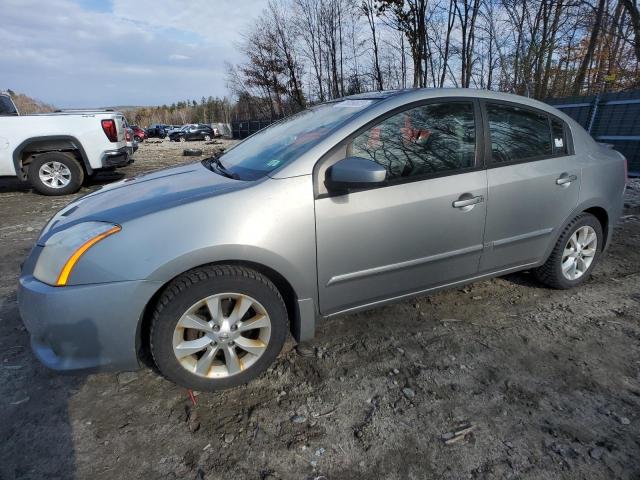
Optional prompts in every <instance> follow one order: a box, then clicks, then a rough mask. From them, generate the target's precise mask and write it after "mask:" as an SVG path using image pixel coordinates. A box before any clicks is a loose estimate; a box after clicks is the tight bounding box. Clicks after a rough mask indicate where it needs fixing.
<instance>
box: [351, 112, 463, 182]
mask: <svg viewBox="0 0 640 480" xmlns="http://www.w3.org/2000/svg"><path fill="white" fill-rule="evenodd" d="M475 149H476V131H475V122H474V116H473V104H472V103H471V102H448V103H438V104H429V105H423V106H420V107H416V108H412V109H410V110H406V111H404V112H401V113H398V114H396V115H394V116H392V117H389V118H387V119H385V120H383V121H382V122H380V123H379V124H377V125H376V126H374V127H371V128H369V129H368V130H367V131H365V132H364V133H362V134H360V135H358V136H357V137H356V138H354V139H353V141H352V142H351V145H350V152H349V154H350V155H353V156H357V157H362V158H366V159H368V160H373V161H374V162H376V163H379V164H380V165H382V166H383V167H384V168H386V169H387V179H388V180H394V179H399V178H406V177H418V176H422V175H429V174H437V173H442V172H449V171H455V170H462V169H468V168H473V166H474V161H475Z"/></svg>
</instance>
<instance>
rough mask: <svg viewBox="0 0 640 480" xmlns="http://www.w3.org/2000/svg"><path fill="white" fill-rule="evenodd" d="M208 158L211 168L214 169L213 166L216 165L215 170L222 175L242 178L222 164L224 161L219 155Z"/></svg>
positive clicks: (236, 178)
mask: <svg viewBox="0 0 640 480" xmlns="http://www.w3.org/2000/svg"><path fill="white" fill-rule="evenodd" d="M208 160H209V162H208V163H209V168H211V169H212V170H213V169H214V168H213V167H214V166H215V171H216V172H217V173H219V174H220V175H222V176H224V177H227V178H233V179H234V180H240V176H239V175H238V174H237V173H233V172H231V171H229V170H227V168H226V167H225V166H224V165H223V164H222V162H221V161H220V159H219V158H218V157H211V158H209V159H208Z"/></svg>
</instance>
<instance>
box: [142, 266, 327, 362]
mask: <svg viewBox="0 0 640 480" xmlns="http://www.w3.org/2000/svg"><path fill="white" fill-rule="evenodd" d="M212 265H236V266H242V267H246V268H251V269H253V270H255V271H257V272H259V273H261V274H263V275H264V276H265V277H267V278H268V279H269V280H271V281H272V282H273V284H274V285H275V286H276V288H277V289H278V291H279V292H280V295H282V299H283V300H284V303H285V306H286V308H287V315H288V316H289V330H290V332H291V334H292V335H293V337H294V338H295V339H296V341H303V340H307V339H308V338H307V337H308V335H305V334H303V333H302V332H303V331H305V329H304V328H303V326H302V323H303V321H306V322H308V321H309V319H308V318H307V319H303V318H302V317H303V316H302V313H301V311H300V308H299V304H298V300H299V297H298V294H297V293H296V291H295V289H294V288H293V286H292V285H291V283H290V282H289V280H287V279H286V278H285V277H284V275H282V274H281V273H280V272H278V271H276V270H275V269H273V268H271V267H269V266H267V265H264V264H261V263H258V262H253V261H247V260H220V261H215V262H208V263H204V264H202V265H198V266H196V267H192V268H189V269H188V270H185V271H184V272H181V273H179V274H177V275H175V276H173V277H172V278H170V279H169V280H167V281H166V282H164V283H163V284H162V285H161V286H160V287H159V288H158V289H157V290H156V292H155V293H154V294H153V295H152V296H151V298H150V299H149V301H148V302H147V304H146V305H145V307H144V309H143V311H142V314H141V315H140V319H139V321H138V326H137V329H136V352H137V355H138V359H139V360H140V361H142V362H143V363H145V364H147V365H149V366H152V365H153V360H152V359H151V352H150V343H149V340H150V331H151V320H152V318H153V310H154V308H155V306H156V304H157V302H158V299H159V298H160V296H161V295H162V294H163V293H164V291H165V289H166V287H167V286H168V285H169V284H170V283H171V282H172V281H173V280H175V279H176V278H178V277H179V276H180V275H183V274H185V273H187V272H190V271H192V270H195V269H198V268H202V267H207V266H212ZM314 321H315V319H314ZM307 328H308V327H307Z"/></svg>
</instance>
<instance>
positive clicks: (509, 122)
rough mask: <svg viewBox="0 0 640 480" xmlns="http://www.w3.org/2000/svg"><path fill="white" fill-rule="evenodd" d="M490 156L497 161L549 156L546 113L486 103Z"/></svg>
mask: <svg viewBox="0 0 640 480" xmlns="http://www.w3.org/2000/svg"><path fill="white" fill-rule="evenodd" d="M487 115H488V117H489V132H490V134H491V157H492V161H494V162H497V163H504V162H516V161H522V160H527V159H531V158H540V157H545V156H551V131H550V128H549V118H548V117H547V116H546V115H543V114H540V113H536V112H533V111H531V110H526V109H523V108H518V107H512V106H506V105H495V104H491V103H489V104H487Z"/></svg>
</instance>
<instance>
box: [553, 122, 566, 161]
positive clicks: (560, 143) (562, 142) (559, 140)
mask: <svg viewBox="0 0 640 480" xmlns="http://www.w3.org/2000/svg"><path fill="white" fill-rule="evenodd" d="M551 143H552V148H553V154H554V155H566V154H567V153H568V150H567V136H566V135H565V132H564V124H563V123H562V122H561V121H560V120H556V119H555V118H552V119H551Z"/></svg>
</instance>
